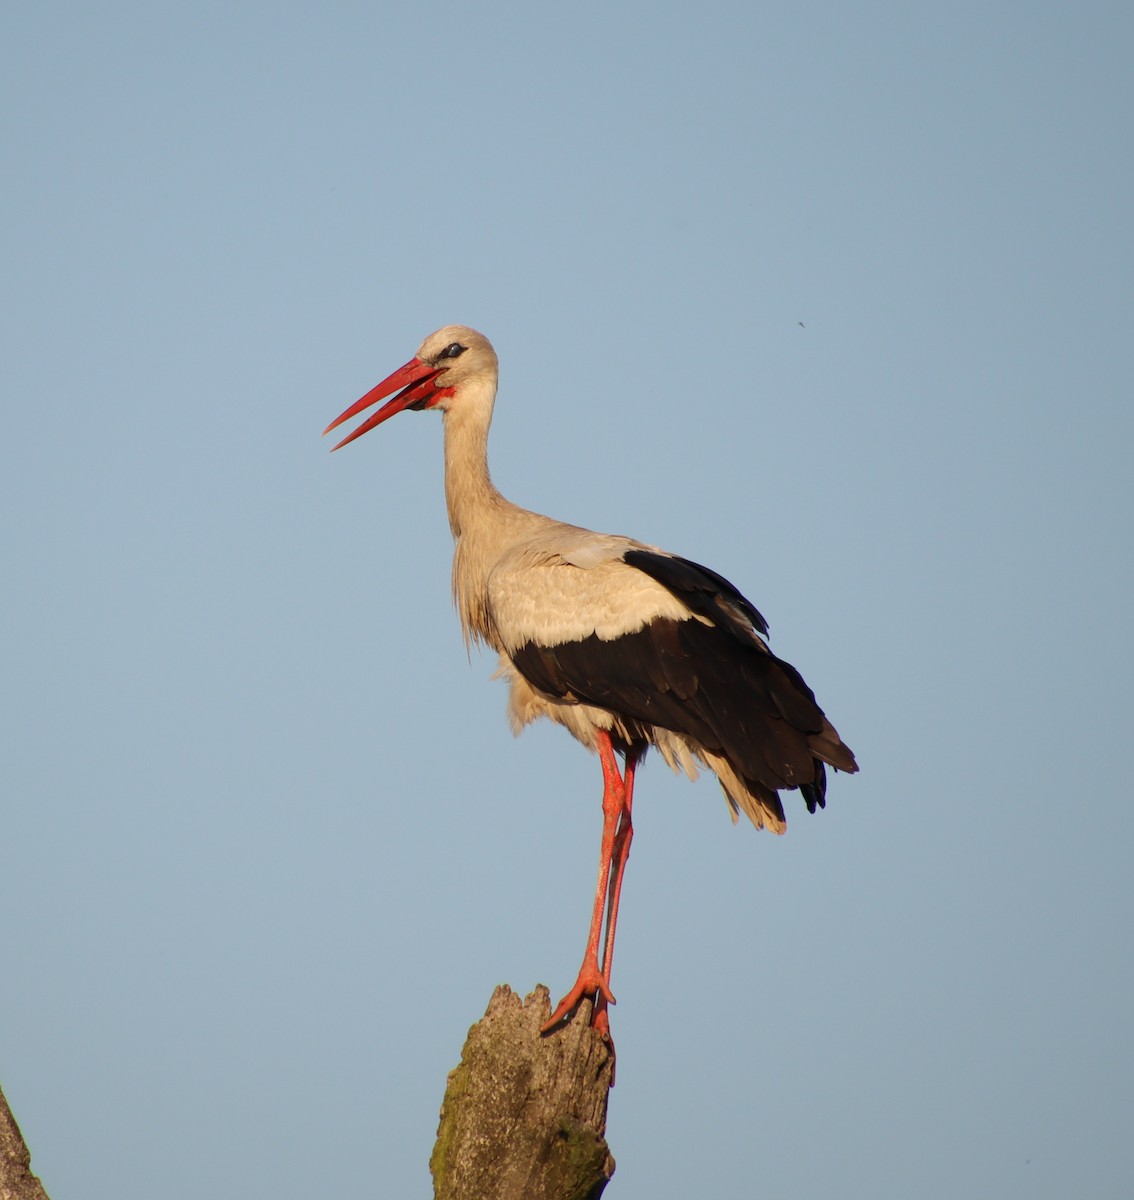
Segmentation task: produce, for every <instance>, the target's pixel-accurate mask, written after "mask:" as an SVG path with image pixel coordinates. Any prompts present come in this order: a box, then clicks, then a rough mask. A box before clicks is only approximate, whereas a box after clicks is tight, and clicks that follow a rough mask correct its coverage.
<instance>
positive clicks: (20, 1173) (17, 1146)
mask: <svg viewBox="0 0 1134 1200" xmlns="http://www.w3.org/2000/svg"><path fill="white" fill-rule="evenodd" d="M0 1200H47V1193H46V1192H45V1191H44V1190H43V1184H42V1183H40V1182H39V1180H38V1179H36V1177H35V1176H34V1175H33V1174H32V1173H31V1154H30V1152H29V1151H28V1148H27V1145H26V1143H25V1142H24V1139H23V1135H22V1134H21V1133H20V1127H19V1126H18V1125H17V1124H16V1118H15V1117H13V1116H12V1110H11V1109H10V1108H9V1107H8V1101H7V1100H5V1099H4V1093H3V1092H2V1091H0Z"/></svg>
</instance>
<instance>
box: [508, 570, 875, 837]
mask: <svg viewBox="0 0 1134 1200" xmlns="http://www.w3.org/2000/svg"><path fill="white" fill-rule="evenodd" d="M624 561H625V562H626V563H627V565H628V566H632V567H635V568H636V569H638V570H640V571H643V572H644V573H645V574H647V575H649V576H650V577H651V578H653V579H655V580H657V581H658V582H659V583H660V584H662V586H664V587H666V588H668V589H669V590H670V591H671V592H672V593H673V594H674V595H675V596H677V597H678V598H679V599H680V600H681V601H682V602H683V603H684V604H686V605H687V606H688V607H689V609H690V610H691V611H692V612H693V613H695V614H697V615H698V616H700V617H702V618H705V619H704V620H696V619H686V620H674V619H672V618H659V619H657V620H654V621H652V622H650V623H649V624H648V625H645V626H643V627H642V628H641V629H639V630H637V631H635V632H634V633H629V634H624V635H622V636H621V637H617V638H612V639H610V640H603V639H602V638H599V637H598V636H597V634H591V635H590V636H589V637H586V638H582V639H579V640H577V641H572V642H563V643H561V644H559V645H557V646H545V645H538V644H536V643H535V642H526V643H524V645H522V646H520V647H519V649H517V650H516V651H514V652H513V654H512V656H511V657H512V661H513V662H514V663H515V665H516V668H517V670H519V672H520V673H521V674H522V675H523V676H524V677H525V678H526V679H527V680H528V682H529V683H530V684H531V685H532V686H533V687H535V688H538V689H539V690H540V691H542V692H544V693H545V694H546V695H549V696H555V697H557V698H559V699H561V700H566V701H568V702H570V703H584V704H591V705H595V706H597V707H599V708H605V709H608V710H609V711H611V712H613V713H615V714H617V715H618V717H619V718H620V719H621V720H622V721H623V723H624V724H627V725H629V726H630V727H631V728H634V727H637V730H638V731H639V733H640V736H643V737H646V738H648V736H649V728H650V727H651V726H658V727H660V728H662V729H668V730H672V731H673V732H675V733H679V734H683V735H684V736H686V737H688V738H690V739H691V740H692V741H694V742H695V743H696V744H697V745H699V746H701V747H702V748H703V749H704V750H706V751H707V752H709V753H710V754H720V755H723V756H724V757H726V758H727V759H728V760H729V762H730V763H731V764H732V766H733V768H734V769H735V770H736V772H737V774H738V775H740V776H741V778H742V779H744V780H745V782H746V784H747V785H748V786H749V787H750V788H751V789H752V790H753V792H754V793H756V794H759V795H761V796H763V797H764V798H765V799H768V800H770V802H771V803H772V804H773V805H774V807H778V806H779V805H778V801H777V800H776V798H775V792H776V791H777V790H779V789H783V788H797V787H798V788H799V789H800V790H801V792H802V794H803V797H804V799H805V801H806V802H807V807H808V809H809V810H810V811H811V812H814V811H815V809H816V807H820V808H821V807H823V805H824V802H825V793H826V771H825V769H824V762H826V763H829V764H830V765H832V766H835V767H837V768H839V769H840V770H843V771H855V770H857V769H858V767H857V764H856V763H855V761H854V755H853V754H852V753H851V752H850V750H849V749H848V748H847V747H846V746H845V745H844V744H843V743H842V741H840V739H839V736H838V734H837V733H836V732H835V730H834V728H833V727H832V725H831V723H830V722H829V721H828V720H827V718H826V717H825V716H824V714H823V710H822V709H821V708H820V707H819V705H818V704H817V703H816V701H815V695H814V693H813V692H812V691H811V689H810V688H809V687H808V686H807V684H806V683H805V682H804V680H803V677H802V676H801V675H800V673H799V672H798V671H797V670H796V669H795V668H794V667H793V666H792V665H791V664H790V663H787V662H784V661H783V660H782V659H779V658H777V657H776V656H775V655H774V654H772V653H771V651H770V650H769V649H768V647H767V645H766V643H765V642H764V641H763V640H762V639H761V638H760V637H759V636H757V633H767V631H768V625H767V622H766V621H765V620H764V618H763V617H762V616H761V615H760V613H759V611H758V610H757V609H756V608H755V606H754V605H753V604H752V603H751V602H750V601H749V600H747V599H746V598H745V597H744V596H743V595H741V593H740V592H738V591H737V590H736V588H734V587H733V586H732V584H730V583H729V582H728V580H726V579H724V578H723V577H722V576H720V575H718V574H717V573H716V572H715V571H711V570H709V568H707V567H702V566H700V565H699V564H697V563H694V562H690V561H689V560H688V559H683V558H674V557H671V556H669V555H665V554H657V553H654V552H651V551H647V550H628V551H627V552H626V554H625V555H624ZM706 621H707V622H710V623H706ZM754 631H755V632H754ZM781 815H782V814H781Z"/></svg>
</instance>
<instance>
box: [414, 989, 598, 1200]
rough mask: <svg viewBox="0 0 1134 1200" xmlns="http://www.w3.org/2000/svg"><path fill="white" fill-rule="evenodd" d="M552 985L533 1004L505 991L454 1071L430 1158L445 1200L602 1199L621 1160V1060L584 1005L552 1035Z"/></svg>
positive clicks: (438, 1198)
mask: <svg viewBox="0 0 1134 1200" xmlns="http://www.w3.org/2000/svg"><path fill="white" fill-rule="evenodd" d="M550 1015H551V1002H550V996H549V995H548V991H547V988H545V987H544V986H543V985H542V984H541V985H539V986H538V987H537V988H536V990H535V991H534V992H533V993H532V994H531V995H530V996H527V997H526V998H525V999H524V1000H523V1002H521V1001H520V997H519V996H517V995H516V994H515V993H514V992H513V991H512V989H511V988H509V987H508V986H507V985H501V986H500V987H498V988H497V989H496V991H495V992H493V994H492V999H491V1000H490V1001H489V1002H488V1009H487V1011H486V1012H485V1014H484V1017H483V1018H482V1020H480V1021H479V1022H478V1023H477V1024H476V1025H474V1026H473V1027H472V1028H471V1029H470V1030H469V1036H468V1038H467V1039H466V1041H465V1045H464V1049H463V1050H462V1052H461V1063H460V1066H458V1067H457V1068H456V1069H455V1070H453V1071H451V1072H450V1073H449V1080H448V1084H447V1086H446V1088H445V1099H444V1101H443V1102H442V1105H441V1121H440V1124H439V1126H438V1129H437V1144H436V1146H435V1147H434V1149H433V1155H432V1157H431V1158H430V1160H429V1169H430V1171H431V1172H432V1174H433V1188H434V1196H435V1198H436V1200H598V1197H599V1196H600V1195H601V1194H602V1191H603V1188H605V1187H606V1185H607V1182H608V1180H609V1179H610V1177H611V1175H613V1174H614V1159H613V1158H612V1157H611V1154H610V1149H609V1147H608V1146H607V1144H606V1140H605V1138H604V1136H603V1135H604V1133H605V1130H606V1105H607V1097H608V1094H609V1091H610V1085H611V1078H612V1073H613V1069H614V1055H613V1052H612V1050H611V1047H610V1045H609V1043H607V1042H606V1041H605V1040H604V1039H603V1038H602V1037H601V1036H600V1035H599V1034H597V1033H596V1032H595V1031H594V1029H592V1028H591V1024H590V1015H591V1010H590V1004H589V1002H587V1001H584V1002H583V1003H582V1004H581V1005H580V1006H579V1009H578V1011H577V1012H576V1013H575V1015H574V1017H573V1018H572V1020H571V1021H570V1023H569V1024H567V1025H565V1026H563V1027H562V1028H560V1029H557V1030H556V1031H555V1032H554V1033H551V1034H548V1035H547V1036H543V1035H541V1034H540V1031H539V1030H540V1026H541V1025H542V1024H543V1023H544V1022H545V1021H546V1020H547V1019H548V1017H550Z"/></svg>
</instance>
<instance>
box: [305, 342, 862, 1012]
mask: <svg viewBox="0 0 1134 1200" xmlns="http://www.w3.org/2000/svg"><path fill="white" fill-rule="evenodd" d="M496 384H497V360H496V354H495V352H494V351H493V349H492V346H491V344H490V343H489V341H488V339H487V338H485V337H484V336H483V335H482V334H479V333H477V332H476V331H475V330H472V329H468V328H466V327H465V326H462V325H450V326H446V327H445V328H444V329H441V330H439V331H438V332H437V333H434V334H432V335H430V336H429V337H428V338H426V339H425V341H424V342H423V343H422V345H421V347H420V348H419V350H418V352H417V355H416V356H415V357H414V358H413V359H411V360H410V361H409V362H408V363H406V365H405V366H404V367H401V368H400V369H399V370H398V371H395V372H394V373H393V374H392V375H391V376H389V377H388V378H387V379H386V380H384V381H383V382H382V383H380V384H379V385H378V386H377V387H376V388H374V389H372V391H370V392H368V393H367V394H366V395H365V396H363V397H362V399H361V400H359V401H358V402H357V403H356V404H354V405H352V406H351V407H350V408H349V409H347V411H346V412H344V413H343V414H342V415H341V416H340V417H338V418H337V419H336V420H335V421H333V422H332V423H331V425H330V426H328V430H329V429H333V428H335V427H336V426H338V425H339V424H341V423H342V422H343V421H345V420H347V419H349V418H350V417H352V416H355V415H357V414H358V413H361V412H362V411H364V410H365V409H367V408H369V407H370V406H371V405H373V404H375V403H376V402H377V401H379V400H381V399H383V398H385V397H387V396H390V395H392V394H393V393H397V394H396V395H394V396H393V399H391V400H389V401H388V402H387V403H386V404H385V405H384V406H383V407H382V408H381V409H379V410H378V411H377V412H376V413H374V414H373V415H372V416H370V417H369V418H368V419H367V420H366V421H364V422H363V423H362V425H360V426H359V427H358V429H356V430H355V431H354V432H353V433H352V434H350V435H349V436H348V437H346V438H344V439H343V441H342V442H340V443H339V446H342V445H346V444H347V443H348V442H350V441H353V440H354V439H355V438H356V437H358V436H360V435H361V434H362V433H365V432H366V431H367V430H369V429H372V428H374V426H376V425H378V424H380V423H381V422H382V421H384V420H386V419H388V418H389V417H391V416H393V415H394V414H395V413H397V412H401V411H402V410H403V409H406V408H413V409H423V408H430V409H437V410H439V411H441V412H442V413H443V414H444V428H445V497H446V502H447V506H448V512H449V524H450V527H451V529H452V533H453V538H454V543H455V552H454V557H453V597H454V601H455V603H456V607H457V611H458V613H459V614H460V618H461V624H462V628H463V630H464V634H465V639H466V641H476V642H481V643H484V644H486V645H488V646H491V647H492V648H493V649H495V650H497V651H498V652H499V653H500V670H499V672H498V674H499V675H500V676H501V677H503V678H504V679H505V680H506V681H507V682H508V684H509V717H510V720H511V722H512V726H513V728H514V729H515V730H516V731H517V732H518V731H519V730H520V729H521V728H523V726H524V725H526V724H528V723H529V722H530V721H533V720H535V719H536V718H538V717H548V718H550V719H551V720H553V721H555V722H556V723H558V724H560V725H562V726H563V727H564V728H566V729H567V730H568V731H569V732H570V733H571V734H573V735H574V737H576V738H577V739H578V740H579V741H580V742H582V743H583V744H584V745H586V746H587V747H588V748H589V749H592V750H596V751H597V752H598V753H599V755H600V757H601V759H602V762H603V774H604V794H603V811H604V833H603V854H602V856H601V860H600V867H599V882H598V887H597V888H596V896H595V908H594V914H593V918H592V926H591V937H590V939H589V940H588V946H587V952H586V954H585V955H584V963H583V969H582V970H581V971H580V974H579V979H578V980H577V981H576V985H575V987H574V988H573V989H572V990H571V992H569V993H568V995H567V996H566V997H564V1000H563V1002H562V1003H561V1004H560V1005H559V1007H558V1008H557V1009H556V1012H555V1014H553V1017H552V1020H551V1022H549V1026H550V1025H551V1024H554V1023H555V1022H557V1021H558V1020H559V1019H561V1018H562V1017H563V1016H565V1015H566V1014H567V1013H568V1012H569V1011H570V1010H571V1009H572V1008H573V1007H574V1006H575V1005H576V1004H577V1003H578V1001H579V999H580V998H581V997H582V996H584V995H594V996H595V1001H596V1006H595V1022H596V1025H598V1026H600V1027H601V1028H602V1029H603V1031H604V1032H609V1024H608V1019H607V1016H606V1005H607V1003H608V1002H610V1001H611V1000H613V997H612V996H610V992H609V972H610V960H611V956H612V952H613V941H614V925H615V920H616V916H617V907H618V896H619V891H620V888H621V881H622V871H623V868H624V867H625V862H626V856H627V854H628V852H629V845H630V839H631V837H632V824H631V818H630V810H631V800H632V791H633V778H634V770H635V767H636V765H637V762H638V761H639V759H640V757H641V755H642V754H643V753H644V751H645V748H646V746H647V745H653V746H655V747H656V748H657V749H658V750H659V752H660V753H661V754H662V756H663V758H664V759H665V760H666V761H667V762H668V763H669V764H670V766H671V767H673V768H674V769H680V770H684V771H685V772H686V773H688V774H689V775H691V776H692V775H694V774H695V772H696V768H695V763H701V764H702V765H704V766H707V767H708V768H709V769H711V770H712V771H713V772H714V773H715V774H716V775H717V777H718V779H719V780H720V782H721V786H722V787H723V789H724V792H725V795H726V797H727V798H728V801H729V804H730V806H731V807H732V810H733V814H734V818H735V814H736V813H737V812H744V813H746V814H747V815H748V816H749V817H750V818H751V820H752V821H753V823H754V824H755V825H756V826H757V827H758V828H769V829H772V830H774V831H775V832H777V833H782V832H783V831H784V829H785V827H786V823H785V819H784V814H783V808H782V806H781V804H780V799H779V795H778V792H779V791H780V790H781V789H785V788H799V789H800V790H801V791H802V793H803V795H804V798H805V799H806V801H807V805H808V808H809V809H811V810H812V811H814V810H815V808H816V807H817V806H818V807H822V806H823V804H824V799H825V790H826V775H825V771H824V764H825V763H826V764H828V765H831V766H834V767H836V768H838V769H840V770H844V771H854V770H857V766H856V764H855V761H854V756H853V755H852V754H851V752H850V750H849V749H848V748H847V747H846V746H845V745H844V744H843V743H842V741H841V740H840V739H839V736H838V734H837V733H836V732H835V730H834V728H833V726H832V725H831V723H830V722H829V721H828V720H827V719H826V717H825V716H824V715H823V712H822V710H821V709H820V708H819V706H818V705H817V704H816V702H815V698H814V695H813V694H812V693H811V690H810V689H809V688H808V687H807V685H806V684H805V683H804V682H803V680H802V678H801V677H800V676H799V673H798V672H797V671H795V669H794V668H793V667H791V666H790V665H789V664H787V663H786V662H783V661H782V660H780V659H778V658H776V657H775V655H773V654H772V653H771V651H770V650H769V648H768V645H767V643H766V641H765V640H764V638H763V636H761V635H762V634H766V633H767V625H766V623H765V622H764V619H763V617H762V616H761V615H760V614H759V612H757V610H756V609H755V608H754V607H753V606H752V605H751V604H750V603H749V601H747V600H746V599H745V598H744V597H743V596H742V595H741V594H740V593H739V592H738V591H737V590H736V589H735V588H734V587H733V586H732V585H731V584H730V583H728V581H727V580H725V579H723V578H722V577H721V576H719V575H717V574H716V573H715V572H713V571H711V570H708V569H707V568H705V567H702V566H699V565H698V564H696V563H693V562H690V561H689V560H687V559H683V558H680V557H678V556H676V555H672V554H669V553H667V552H666V551H663V550H659V549H658V548H657V547H654V546H649V545H646V544H645V543H642V542H637V541H634V540H632V539H630V538H625V537H618V536H614V535H610V534H598V533H593V532H591V531H590V530H588V529H581V528H579V527H578V526H574V525H567V524H564V523H562V522H560V521H554V520H552V519H551V518H549V517H545V516H542V515H540V514H539V513H534V512H530V511H528V510H527V509H523V508H520V507H518V506H517V505H515V504H512V503H511V502H510V501H508V500H506V499H505V498H504V497H503V496H502V495H501V494H500V493H499V492H498V491H497V490H496V488H495V487H494V486H493V483H492V479H491V476H490V475H489V471H488V461H487V442H488V430H489V425H490V424H491V421H492V410H493V404H494V401H495V396H496ZM335 448H336V449H338V446H336V447H335ZM616 751H617V752H619V753H621V754H622V755H623V757H624V759H625V769H624V771H623V772H621V773H620V772H619V770H618V768H617V762H616V760H615V752H616ZM608 906H609V912H608V917H607V933H606V940H605V946H604V950H603V960H602V963H601V964H600V963H599V961H598V943H599V937H600V931H601V925H602V916H603V910H604V908H607V907H608Z"/></svg>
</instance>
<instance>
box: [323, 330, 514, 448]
mask: <svg viewBox="0 0 1134 1200" xmlns="http://www.w3.org/2000/svg"><path fill="white" fill-rule="evenodd" d="M496 371H497V365H496V351H495V350H493V349H492V343H491V342H490V341H489V340H488V338H486V337H485V336H484V334H483V333H477V331H476V330H475V329H469V327H468V326H467V325H446V326H445V328H444V329H438V330H437V332H436V333H431V334H430V335H429V337H427V338H426V339H425V341H424V342H422V343H421V345H420V346H419V347H418V351H417V354H415V355H414V357H413V358H411V359H410V360H409V362H408V363H406V365H405V366H404V367H399V368H398V369H397V370H396V371H395V372H394V373H393V374H392V375H388V376H387V377H386V378H385V379H383V380H382V382H381V383H380V384H378V386H377V387H374V388H371V389H370V391H368V392H367V393H366V395H365V396H363V397H362V399H361V400H358V401H356V402H355V403H354V404H352V405H351V406H350V408H348V409H347V410H346V412H344V413H342V414H340V415H339V416H337V417H336V418H335V419H334V420H333V421H332V422H331V423H330V425H328V426H327V428H326V429H324V430H323V432H324V433H330V432H331V430H332V429H335V428H337V427H338V426H339V425H341V424H342V423H343V422H344V421H349V420H350V419H351V417H356V416H358V414H359V413H360V412H363V411H364V410H365V409H367V408H369V407H370V406H371V405H372V404H377V403H378V401H379V400H385V398H386V397H387V396H389V395H391V394H392V393H394V392H396V393H397V395H395V396H394V398H393V399H392V400H387V401H386V403H385V404H383V405H382V407H381V408H380V409H379V410H378V411H377V412H376V413H372V414H371V415H370V416H369V417H367V418H366V420H365V421H363V422H362V424H361V425H360V426H359V427H358V428H357V429H356V430H355V431H354V432H353V433H350V434H348V435H347V436H346V437H345V438H343V440H342V441H341V442H339V443H338V445H337V446H334V447H333V449H335V450H338V449H339V446H345V445H346V444H347V442H353V441H354V439H355V438H357V437H361V436H362V435H363V434H364V433H367V432H368V431H369V430H371V429H373V428H374V427H375V425H381V424H382V422H383V421H385V420H388V419H389V418H390V417H392V416H393V415H394V414H395V413H400V412H401V411H402V410H403V409H406V408H412V409H423V408H436V409H439V410H440V411H441V412H446V411H448V410H449V409H450V408H451V407H453V406H455V405H457V404H459V403H460V402H461V399H462V397H467V398H468V399H469V400H470V401H471V400H472V398H473V396H474V395H475V396H477V397H479V398H481V402H482V403H485V402H486V403H487V405H488V410H489V412H490V413H491V405H492V398H493V396H494V395H495V392H496Z"/></svg>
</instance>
